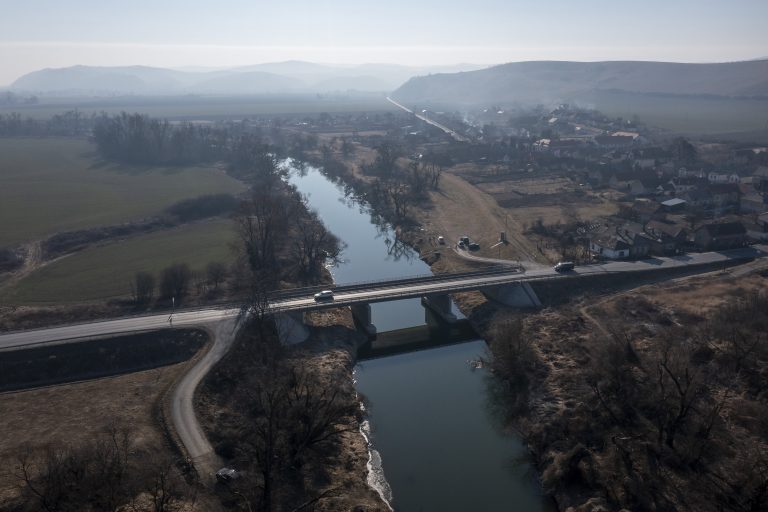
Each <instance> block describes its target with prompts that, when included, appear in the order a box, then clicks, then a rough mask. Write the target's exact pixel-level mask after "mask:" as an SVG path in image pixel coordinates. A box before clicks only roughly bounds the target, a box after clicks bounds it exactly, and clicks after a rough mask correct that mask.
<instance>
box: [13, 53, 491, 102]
mask: <svg viewBox="0 0 768 512" xmlns="http://www.w3.org/2000/svg"><path fill="white" fill-rule="evenodd" d="M479 68H480V66H477V65H472V64H462V65H458V66H446V67H408V66H400V65H397V64H363V65H359V66H340V65H339V66H333V65H325V64H316V63H312V62H302V61H286V62H273V63H266V64H257V65H253V66H243V67H238V68H231V69H217V70H208V69H206V68H186V69H176V70H174V69H165V68H154V67H147V66H115V67H98V66H72V67H68V68H60V69H43V70H40V71H34V72H32V73H28V74H26V75H24V76H22V77H20V78H18V79H17V80H16V81H15V82H14V83H13V84H11V87H10V89H12V90H16V91H25V92H32V93H36V94H55V95H59V96H76V95H124V94H136V95H142V94H144V95H156V94H172V95H176V94H225V95H226V94H230V95H235V94H236V95H242V94H265V93H273V92H280V93H285V92H290V93H294V92H297V93H299V92H300V93H316V92H317V93H322V92H334V91H360V92H390V91H392V90H394V89H396V88H397V87H399V86H400V85H401V84H403V82H405V81H406V80H408V79H409V78H411V77H413V76H416V75H419V74H426V73H431V72H441V71H455V70H457V69H479Z"/></svg>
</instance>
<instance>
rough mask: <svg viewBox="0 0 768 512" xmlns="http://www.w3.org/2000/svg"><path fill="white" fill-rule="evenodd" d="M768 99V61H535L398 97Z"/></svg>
mask: <svg viewBox="0 0 768 512" xmlns="http://www.w3.org/2000/svg"><path fill="white" fill-rule="evenodd" d="M600 91H609V92H626V93H632V94H657V95H687V96H724V97H762V96H768V60H757V61H747V62H732V63H718V64H683V63H673V62H637V61H625V62H622V61H616V62H563V61H533V62H515V63H509V64H502V65H499V66H494V67H491V68H487V69H482V70H478V71H468V72H460V73H451V74H434V75H430V76H421V77H416V78H411V79H410V80H409V81H408V82H406V83H405V84H404V85H402V86H401V87H400V88H399V89H397V90H396V91H395V92H394V93H393V95H392V96H393V97H394V98H395V99H397V100H398V101H400V102H406V103H422V104H423V103H429V104H442V105H454V106H462V105H464V106H467V105H473V104H487V103H499V104H515V103H517V104H526V103H539V102H544V103H547V102H562V101H576V100H579V99H585V98H589V97H590V95H592V94H594V93H595V92H600Z"/></svg>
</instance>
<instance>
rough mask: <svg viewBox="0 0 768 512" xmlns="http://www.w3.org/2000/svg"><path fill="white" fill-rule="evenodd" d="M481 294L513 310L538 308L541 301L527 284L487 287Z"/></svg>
mask: <svg viewBox="0 0 768 512" xmlns="http://www.w3.org/2000/svg"><path fill="white" fill-rule="evenodd" d="M482 292H483V294H484V295H485V296H486V297H488V298H490V299H493V300H495V301H496V302H500V303H501V304H504V305H505V306H510V307H515V308H540V307H541V301H540V300H539V298H538V297H537V296H536V292H534V291H533V288H531V285H530V284H528V283H512V284H503V285H499V286H489V287H487V288H483V289H482Z"/></svg>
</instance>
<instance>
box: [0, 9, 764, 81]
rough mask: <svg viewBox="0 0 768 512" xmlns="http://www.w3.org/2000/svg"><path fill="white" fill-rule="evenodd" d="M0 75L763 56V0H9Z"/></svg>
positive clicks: (1, 26)
mask: <svg viewBox="0 0 768 512" xmlns="http://www.w3.org/2000/svg"><path fill="white" fill-rule="evenodd" d="M2 4H3V5H2V8H0V84H7V83H10V82H12V81H13V80H14V79H15V78H17V77H18V76H20V75H22V74H24V73H27V72H29V71H33V70H36V69H40V68H44V67H64V66H71V65H75V64H88V65H128V64H144V65H150V66H174V67H181V66H221V67H226V66H234V65H245V64H256V63H260V62H270V61H280V60H288V59H301V60H311V61H317V62H327V63H363V62H395V63H402V64H419V65H421V64H451V63H458V62H473V63H481V64H485V63H488V64H490V63H501V62H510V61H519V60H539V59H542V60H555V59H562V60H623V59H638V60H671V61H689V62H702V61H707V62H712V61H731V60H743V59H751V58H756V57H764V56H768V28H767V27H766V21H767V20H768V0H635V1H633V2H629V1H625V0H610V1H608V0H544V1H540V2H536V1H530V0H528V1H520V0H473V1H458V0H388V1H376V2H369V1H367V0H314V1H304V0H268V1H263V0H216V1H212V0H151V1H150V0H130V1H120V2H118V1H116V0H2Z"/></svg>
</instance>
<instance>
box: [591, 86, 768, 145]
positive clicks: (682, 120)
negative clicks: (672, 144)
mask: <svg viewBox="0 0 768 512" xmlns="http://www.w3.org/2000/svg"><path fill="white" fill-rule="evenodd" d="M588 101H590V102H592V104H590V105H581V106H589V107H591V108H596V109H597V110H599V111H601V112H603V113H604V114H606V115H608V116H621V117H624V118H625V119H632V117H633V116H635V115H637V116H638V117H639V119H640V121H641V122H643V123H645V124H647V125H649V126H655V127H658V128H662V129H665V130H669V131H671V132H676V133H684V134H690V135H705V134H728V133H739V132H758V131H765V130H768V100H766V99H736V98H723V97H712V98H710V97H702V96H662V95H650V94H631V93H623V92H606V91H600V92H596V93H594V95H593V97H592V98H590V99H589V100H588ZM577 103H578V104H581V103H582V102H580V101H577Z"/></svg>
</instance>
